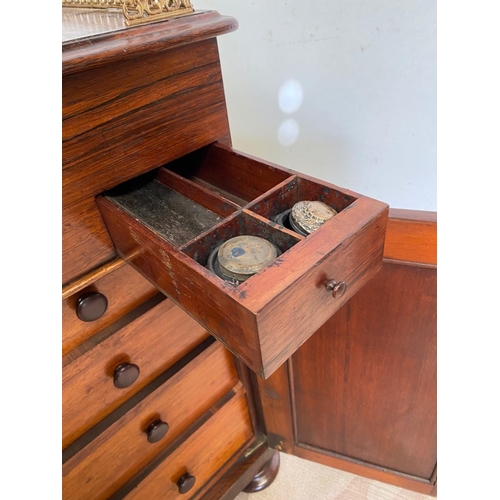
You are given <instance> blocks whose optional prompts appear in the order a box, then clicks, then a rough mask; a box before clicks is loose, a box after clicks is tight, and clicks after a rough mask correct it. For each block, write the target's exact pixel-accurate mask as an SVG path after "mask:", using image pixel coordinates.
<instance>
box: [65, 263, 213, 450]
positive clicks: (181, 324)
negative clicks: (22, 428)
mask: <svg viewBox="0 0 500 500" xmlns="http://www.w3.org/2000/svg"><path fill="white" fill-rule="evenodd" d="M134 272H135V271H134ZM206 337H208V333H207V332H206V331H205V329H204V328H203V327H202V326H201V325H200V324H199V323H197V322H196V321H194V320H193V319H192V318H191V317H189V316H188V315H187V314H186V313H185V312H184V311H183V310H182V309H180V308H179V307H178V306H176V305H175V304H174V303H173V302H172V301H170V300H168V299H166V300H164V301H163V302H161V303H160V304H158V305H157V306H155V307H154V308H153V309H151V310H150V311H148V312H147V313H145V314H143V315H142V316H140V317H139V318H137V319H136V320H135V321H133V322H132V323H130V324H129V325H127V326H126V327H124V328H122V329H121V330H119V331H118V332H116V333H115V334H113V335H112V336H111V337H109V338H107V339H106V340H104V341H103V342H101V343H100V344H98V345H97V346H95V347H94V348H93V349H91V350H90V351H88V352H87V353H85V354H84V355H83V356H80V357H79V358H78V359H76V360H75V361H73V362H72V363H71V364H69V365H68V366H66V367H65V368H64V369H63V448H65V447H66V446H67V445H69V444H70V443H71V442H73V441H74V440H75V439H76V438H78V437H79V436H81V435H82V434H83V433H84V432H85V431H87V430H89V429H90V428H91V427H92V426H93V425H95V424H96V423H97V422H99V421H100V420H101V419H102V418H104V417H105V416H106V415H108V414H110V413H111V412H112V411H113V410H114V409H115V408H117V407H118V406H119V405H120V404H122V403H123V402H124V401H125V400H127V399H128V398H130V396H132V395H133V394H135V393H137V392H138V391H139V390H140V389H141V388H143V387H144V386H146V385H147V384H148V383H149V382H151V380H153V379H154V378H155V377H157V376H158V375H160V374H161V373H162V372H164V371H165V370H166V369H167V368H168V367H169V366H171V365H173V364H174V363H175V362H176V361H178V360H179V359H181V358H182V357H183V356H185V355H186V354H187V353H188V352H189V351H191V350H192V349H193V348H194V347H196V346H197V345H198V344H200V343H201V342H202V341H203V339H205V338H206ZM124 363H129V365H130V364H133V365H136V366H137V367H138V368H139V375H138V378H137V379H136V380H135V381H134V382H132V380H133V379H129V380H128V381H127V380H125V383H123V382H122V379H123V377H124V376H125V378H127V374H126V373H124V372H123V371H122V373H121V374H120V376H119V375H118V371H119V370H117V367H121V368H122V369H123V367H124ZM129 368H130V369H131V370H132V371H131V373H132V375H133V374H134V373H133V371H134V368H135V367H133V366H132V367H130V366H129ZM115 380H116V385H122V386H123V385H127V383H131V385H129V386H128V387H122V388H117V387H116V386H115ZM120 382H121V383H120Z"/></svg>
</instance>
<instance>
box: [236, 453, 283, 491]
mask: <svg viewBox="0 0 500 500" xmlns="http://www.w3.org/2000/svg"><path fill="white" fill-rule="evenodd" d="M279 468H280V454H279V452H277V451H276V452H275V453H274V455H273V456H272V457H271V459H270V460H269V461H268V462H266V464H265V465H264V466H263V467H262V469H261V470H260V471H259V472H257V474H255V476H254V477H253V479H252V480H251V481H250V482H249V483H248V485H247V486H246V488H245V489H244V490H243V491H244V492H245V493H255V492H257V491H261V490H263V489H265V488H267V487H268V486H269V485H270V484H271V483H272V482H273V481H274V480H275V479H276V476H277V475H278V471H279Z"/></svg>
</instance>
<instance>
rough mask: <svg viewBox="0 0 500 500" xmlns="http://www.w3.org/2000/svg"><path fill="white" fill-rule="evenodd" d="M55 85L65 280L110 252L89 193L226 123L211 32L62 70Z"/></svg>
mask: <svg viewBox="0 0 500 500" xmlns="http://www.w3.org/2000/svg"><path fill="white" fill-rule="evenodd" d="M101 50H105V49H104V48H103V47H101ZM62 88H63V154H62V165H63V173H62V187H63V194H62V201H63V283H64V284H67V283H69V282H70V281H71V280H73V279H75V278H78V277H79V276H81V275H83V274H84V273H86V272H88V271H90V270H91V269H94V268H96V267H98V266H99V265H101V264H103V263H104V262H106V260H109V259H112V258H113V257H114V255H115V251H114V248H113V246H112V244H111V243H110V240H109V236H108V234H107V232H106V230H105V226H104V225H103V222H102V219H101V217H100V214H99V212H98V211H97V210H96V207H95V204H94V197H95V195H97V194H99V193H101V192H102V191H104V190H106V189H109V188H111V187H114V186H116V185H117V184H120V183H121V182H124V181H126V180H127V179H130V178H132V177H136V176H138V175H140V174H142V173H144V172H147V171H149V170H151V169H154V168H157V167H160V166H162V165H163V164H165V163H167V162H169V161H171V160H174V159H176V158H178V157H180V156H183V155H186V154H187V153H190V152H191V151H193V150H196V149H198V148H200V147H202V146H205V145H206V144H209V143H211V142H213V141H216V140H218V139H221V140H226V139H227V137H228V136H229V124H228V120H227V111H226V105H225V99H224V89H223V85H222V76H221V70H220V63H219V56H218V50H217V42H216V40H215V39H210V40H205V41H200V42H196V43H192V44H190V45H188V46H185V47H184V46H183V47H179V48H174V49H172V50H169V51H160V52H155V51H152V52H150V53H147V54H143V55H142V56H141V57H139V56H137V57H136V58H132V59H130V58H127V57H125V58H124V59H123V60H117V61H116V62H115V64H113V65H112V66H103V67H96V68H94V69H92V70H88V71H83V72H77V73H74V74H69V75H68V76H65V77H64V78H63V87H62ZM96 89H99V91H96Z"/></svg>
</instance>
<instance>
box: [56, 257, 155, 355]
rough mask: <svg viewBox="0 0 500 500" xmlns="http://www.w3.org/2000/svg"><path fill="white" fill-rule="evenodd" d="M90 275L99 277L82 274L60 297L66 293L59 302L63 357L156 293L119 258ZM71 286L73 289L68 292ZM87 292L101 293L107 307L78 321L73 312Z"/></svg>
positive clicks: (75, 311)
mask: <svg viewBox="0 0 500 500" xmlns="http://www.w3.org/2000/svg"><path fill="white" fill-rule="evenodd" d="M93 275H94V276H97V277H98V276H100V275H103V276H102V277H101V278H98V279H92V276H90V277H84V278H83V279H82V280H80V281H79V282H77V283H74V284H72V285H71V287H67V288H66V290H69V292H66V294H63V297H64V296H65V295H68V296H67V297H66V298H64V299H63V303H62V313H63V314H62V318H63V319H62V328H63V330H62V336H63V341H62V344H63V356H64V355H66V354H67V353H68V352H69V351H71V350H72V349H74V348H75V347H77V346H78V345H80V344H81V343H83V342H85V341H86V340H88V339H89V338H90V337H92V336H93V335H95V334H96V333H97V332H99V331H100V330H103V329H104V328H106V327H108V326H109V325H111V323H113V322H115V321H116V320H118V319H119V318H121V317H122V316H123V315H125V314H127V313H128V312H129V311H131V310H132V309H134V308H136V307H137V306H139V305H140V304H142V303H143V302H145V301H146V300H147V299H149V298H151V297H153V296H154V295H155V294H156V293H158V290H157V289H156V288H155V287H154V286H153V285H152V284H151V283H149V281H148V280H146V279H144V277H143V276H141V275H140V274H139V273H138V272H136V271H135V270H134V269H132V268H131V267H130V266H127V265H125V263H124V262H123V261H122V260H121V259H120V260H118V261H115V262H113V263H111V264H110V265H108V266H104V268H101V269H99V270H97V271H96V272H95V273H94V274H93ZM72 289H76V290H77V291H75V292H74V293H71V290H72ZM89 294H94V296H95V294H101V295H103V296H104V297H105V300H106V301H107V308H106V310H105V312H104V314H102V316H100V317H99V318H97V319H95V320H94V321H82V320H81V319H80V318H79V317H78V315H77V310H78V304H79V301H80V300H81V299H83V298H84V297H85V296H90V295H89Z"/></svg>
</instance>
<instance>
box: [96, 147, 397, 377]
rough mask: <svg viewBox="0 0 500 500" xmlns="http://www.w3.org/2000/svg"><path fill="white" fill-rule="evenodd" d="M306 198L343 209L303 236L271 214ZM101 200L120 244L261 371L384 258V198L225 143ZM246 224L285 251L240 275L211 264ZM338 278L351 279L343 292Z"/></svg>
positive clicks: (246, 230) (272, 366) (286, 353)
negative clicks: (227, 276) (235, 279)
mask: <svg viewBox="0 0 500 500" xmlns="http://www.w3.org/2000/svg"><path fill="white" fill-rule="evenodd" d="M158 193H159V194H158ZM158 198H159V199H158ZM185 200H187V202H186V201H185ZM300 200H317V201H322V202H324V203H326V204H327V205H329V206H331V207H333V208H334V209H335V210H337V212H338V214H337V215H336V216H335V217H333V218H332V219H330V220H329V221H328V222H326V223H325V224H324V225H323V226H321V227H320V228H319V229H318V230H316V231H315V232H313V233H311V234H309V235H308V236H306V237H304V236H302V235H300V234H297V233H296V232H294V231H292V230H291V229H287V228H286V227H283V226H281V225H279V224H276V223H275V222H273V221H272V220H271V218H272V217H273V216H275V215H277V214H279V213H280V212H282V211H284V210H287V209H290V208H291V207H292V206H293V205H294V204H295V203H296V202H297V201H300ZM97 201H98V204H99V206H100V209H101V213H102V215H103V218H104V221H105V223H106V225H107V227H108V230H109V233H110V235H111V238H112V240H113V242H114V245H115V247H116V249H117V252H118V253H119V255H120V256H121V257H122V258H123V259H125V260H126V261H127V262H128V263H129V264H131V265H132V266H133V267H134V268H135V269H137V270H138V271H139V272H141V273H142V274H143V275H144V276H146V277H147V278H148V279H149V280H151V281H152V282H154V283H155V284H156V285H157V287H158V288H159V289H160V290H161V291H163V292H164V293H165V294H166V295H168V296H169V297H171V298H172V299H173V300H174V301H176V302H177V303H178V304H180V305H181V306H182V307H183V308H184V309H185V310H187V311H189V313H190V314H191V315H193V317H195V318H196V319H197V320H198V321H199V322H200V323H201V324H202V325H203V326H204V327H205V328H207V330H209V331H210V332H211V333H212V334H213V335H214V336H215V337H217V338H218V339H219V340H220V341H221V342H223V343H224V344H225V345H226V346H227V347H228V348H229V349H230V350H231V351H232V352H233V353H234V354H235V355H236V356H238V357H239V358H240V359H241V360H242V361H243V362H245V363H246V364H247V365H248V366H249V367H250V368H251V369H252V370H254V371H255V372H257V373H258V374H259V375H260V376H262V377H264V378H267V377H268V376H269V375H271V374H272V373H273V372H274V371H275V370H276V369H277V368H278V367H279V366H280V365H281V364H282V363H283V362H284V361H285V360H286V359H288V358H289V357H290V355H291V354H293V352H295V351H296V350H297V349H298V348H299V347H300V345H302V344H303V343H304V342H305V341H306V340H307V339H308V338H309V337H310V336H311V335H312V334H313V333H314V332H315V331H316V330H317V329H318V328H319V327H320V326H321V325H322V324H323V323H324V322H325V321H326V320H327V319H328V318H329V317H331V316H332V315H333V314H334V313H335V312H336V311H337V310H338V309H339V308H340V307H341V306H342V305H343V304H344V303H345V302H346V301H347V300H349V298H350V297H352V296H353V295H354V294H355V293H356V292H357V291H358V290H359V289H360V288H361V287H362V286H363V285H364V284H365V283H366V282H367V281H368V280H369V279H371V278H372V277H373V275H374V274H375V273H376V272H377V271H378V270H379V268H380V266H381V263H382V253H383V247H384V237H385V228H386V224H387V214H388V207H387V205H386V204H384V203H381V202H379V201H376V200H373V199H370V198H367V197H365V196H362V195H359V194H357V193H353V192H351V191H347V190H345V189H342V188H339V187H337V186H334V185H332V184H329V183H326V182H322V181H319V180H317V179H313V178H311V177H309V176H306V175H303V174H298V173H296V172H294V171H291V170H288V169H284V168H281V167H277V166H274V165H271V164H269V163H267V162H263V161H260V160H258V159H255V158H252V157H250V156H248V155H244V154H241V153H238V152H236V151H234V150H233V149H231V148H229V147H227V146H223V145H221V144H212V145H211V146H208V147H207V148H204V149H202V150H199V151H197V152H195V153H193V154H191V155H188V156H185V157H183V158H181V159H179V160H177V161H175V162H172V163H170V164H167V165H166V166H165V167H164V168H160V169H159V170H157V171H156V172H153V173H152V174H151V175H148V176H146V177H141V178H138V179H135V180H133V181H131V182H129V183H126V184H124V185H121V186H119V187H117V188H116V189H114V190H111V191H109V192H106V193H104V194H103V195H102V196H99V197H98V199H97ZM180 206H183V207H184V206H185V207H188V208H187V209H184V208H182V209H181V208H178V207H180ZM165 207H166V208H165ZM162 211H163V212H162ZM189 211H191V212H189ZM239 235H252V236H258V237H261V238H264V239H266V240H268V241H270V242H272V243H273V244H274V245H275V246H276V247H278V248H279V252H281V255H279V256H278V257H277V258H276V259H275V260H273V261H272V262H271V263H269V264H268V265H267V266H266V267H264V268H263V269H262V270H261V271H259V272H258V273H257V274H255V275H253V276H252V277H250V278H249V279H247V280H246V281H243V282H242V283H240V284H238V285H237V286H234V285H232V284H230V283H228V282H226V281H224V280H222V279H221V278H219V277H218V276H217V275H216V274H214V273H212V272H211V271H210V270H209V269H208V268H207V267H206V266H207V262H208V258H209V255H210V253H211V252H213V250H214V249H216V248H217V246H218V245H220V244H221V243H222V242H224V241H226V240H228V239H230V238H232V237H234V236H239ZM332 282H335V283H341V282H342V283H344V284H345V285H346V288H344V284H342V285H341V287H340V290H338V289H336V293H335V295H336V297H334V296H333V295H334V294H333V293H332V291H331V290H329V289H328V284H329V283H332ZM342 292H344V293H343V295H342Z"/></svg>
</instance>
